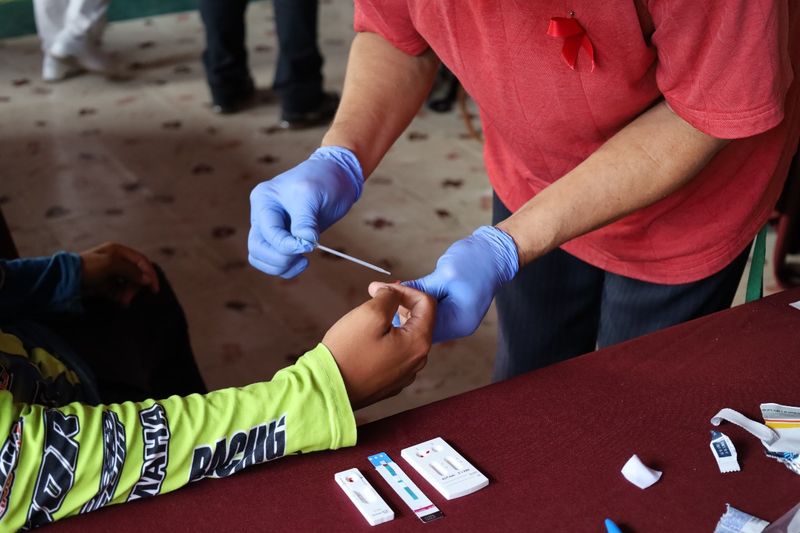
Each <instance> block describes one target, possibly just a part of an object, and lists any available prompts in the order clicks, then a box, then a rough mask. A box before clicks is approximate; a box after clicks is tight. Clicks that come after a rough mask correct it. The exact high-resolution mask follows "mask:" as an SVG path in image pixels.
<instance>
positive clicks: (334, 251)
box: [317, 244, 392, 276]
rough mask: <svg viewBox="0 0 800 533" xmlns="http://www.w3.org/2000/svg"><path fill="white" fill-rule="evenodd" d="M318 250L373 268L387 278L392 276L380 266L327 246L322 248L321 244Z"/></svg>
mask: <svg viewBox="0 0 800 533" xmlns="http://www.w3.org/2000/svg"><path fill="white" fill-rule="evenodd" d="M317 249H319V250H322V251H323V252H328V253H329V254H332V255H335V256H338V257H341V258H342V259H347V260H348V261H352V262H353V263H356V264H358V265H361V266H364V267H367V268H371V269H372V270H374V271H375V272H380V273H381V274H386V275H387V276H391V275H392V273H391V272H389V271H388V270H384V269H382V268H381V267H379V266H375V265H373V264H372V263H367V262H366V261H362V260H361V259H356V258H355V257H353V256H351V255H347V254H343V253H342V252H340V251H338V250H334V249H333V248H328V247H327V246H322V245H321V244H317Z"/></svg>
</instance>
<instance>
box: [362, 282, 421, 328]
mask: <svg viewBox="0 0 800 533" xmlns="http://www.w3.org/2000/svg"><path fill="white" fill-rule="evenodd" d="M386 289H389V290H390V291H391V292H392V293H394V295H395V298H394V299H393V300H392V303H395V302H396V305H395V307H394V308H392V309H390V310H389V311H390V312H391V316H392V317H393V316H394V313H396V312H397V313H400V316H401V325H400V327H398V328H395V329H396V330H399V331H400V332H406V333H414V334H415V335H420V336H421V337H422V338H423V339H425V340H426V341H428V342H430V340H431V337H432V335H433V325H434V321H435V319H436V300H434V299H433V297H431V296H430V295H428V294H425V293H424V292H422V291H418V290H416V289H412V288H411V287H406V286H404V285H400V284H388V283H382V282H377V281H373V282H372V283H370V284H369V293H370V295H372V297H373V298H377V297H378V296H379V295H380V294H381V293H382V292H386ZM388 303H389V302H388V301H387V304H388Z"/></svg>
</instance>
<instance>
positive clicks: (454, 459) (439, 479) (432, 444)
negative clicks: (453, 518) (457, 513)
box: [400, 437, 489, 500]
mask: <svg viewBox="0 0 800 533" xmlns="http://www.w3.org/2000/svg"><path fill="white" fill-rule="evenodd" d="M400 456H401V457H402V458H403V459H405V460H406V461H407V462H408V463H409V464H410V465H411V466H413V467H414V470H416V471H417V472H419V474H420V475H421V476H422V477H424V478H425V480H426V481H427V482H428V483H430V484H431V485H433V487H434V488H435V489H436V490H438V491H439V493H440V494H441V495H442V496H444V497H445V498H447V499H448V500H452V499H454V498H460V497H461V496H466V495H467V494H472V493H473V492H475V491H476V490H480V489H482V488H483V487H485V486H486V485H488V484H489V479H488V478H487V477H486V476H484V475H483V474H482V473H481V472H479V471H478V469H477V468H475V467H474V466H472V465H471V464H470V462H469V461H467V460H466V459H464V457H462V456H461V454H460V453H458V452H457V451H455V450H454V449H453V447H452V446H450V445H449V444H447V442H445V440H444V439H443V438H441V437H436V438H435V439H431V440H429V441H426V442H423V443H421V444H417V445H416V446H410V447H408V448H406V449H404V450H403V451H401V452H400Z"/></svg>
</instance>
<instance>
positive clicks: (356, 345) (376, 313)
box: [322, 283, 436, 409]
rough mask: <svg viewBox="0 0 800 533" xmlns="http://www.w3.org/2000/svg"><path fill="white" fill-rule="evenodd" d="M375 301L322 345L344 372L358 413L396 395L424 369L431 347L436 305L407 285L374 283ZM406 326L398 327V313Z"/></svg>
mask: <svg viewBox="0 0 800 533" xmlns="http://www.w3.org/2000/svg"><path fill="white" fill-rule="evenodd" d="M369 292H370V294H371V295H372V300H370V301H368V302H366V303H364V304H362V305H360V306H359V307H356V308H355V309H353V310H352V311H350V312H349V313H347V314H346V315H345V316H344V317H342V318H341V319H340V320H339V321H338V322H336V324H334V325H333V327H331V329H330V330H328V333H326V334H325V338H324V339H322V343H323V344H324V345H325V346H326V347H327V348H328V349H329V350H330V352H331V353H332V354H333V357H334V358H335V359H336V363H337V364H338V365H339V371H340V372H341V373H342V378H343V379H344V384H345V386H346V387H347V394H348V396H349V397H350V404H351V405H352V406H353V408H354V409H358V408H360V407H364V406H367V405H369V404H371V403H374V402H377V401H378V400H382V399H384V398H387V397H389V396H393V395H395V394H397V393H398V392H400V391H401V390H403V389H404V388H405V387H407V386H408V385H410V384H411V383H412V382H413V381H414V378H415V377H416V375H417V372H419V371H420V370H422V367H424V366H425V363H426V362H427V358H428V351H429V350H430V348H431V336H432V334H433V323H434V320H435V318H436V301H435V300H434V299H433V298H431V297H430V296H428V295H427V294H425V293H423V292H419V291H417V290H414V289H411V288H410V287H404V286H402V285H387V284H383V283H372V284H370V287H369ZM400 306H402V307H404V308H405V309H407V312H406V316H407V319H406V320H405V322H404V324H403V325H402V326H401V327H393V326H392V318H393V317H394V314H395V313H396V312H397V310H398V308H399V307H400Z"/></svg>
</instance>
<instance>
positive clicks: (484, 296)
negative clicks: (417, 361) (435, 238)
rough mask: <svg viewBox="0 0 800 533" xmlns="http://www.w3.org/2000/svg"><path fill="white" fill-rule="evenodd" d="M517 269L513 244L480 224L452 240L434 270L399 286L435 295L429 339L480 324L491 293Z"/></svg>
mask: <svg viewBox="0 0 800 533" xmlns="http://www.w3.org/2000/svg"><path fill="white" fill-rule="evenodd" d="M518 270H519V256H518V254H517V245H516V244H515V243H514V239H512V238H511V236H510V235H508V234H507V233H506V232H504V231H503V230H500V229H497V228H496V227H494V226H481V227H480V228H478V229H476V230H475V232H474V233H473V234H472V235H471V236H469V237H467V238H466V239H461V240H460V241H456V242H455V243H453V244H452V245H451V246H450V248H448V249H447V251H446V252H445V253H444V255H443V256H442V257H440V258H439V260H438V261H437V262H436V270H434V271H433V272H432V273H431V274H428V275H427V276H425V277H424V278H420V279H417V280H414V281H406V282H404V283H403V285H407V286H409V287H413V288H415V289H417V290H420V291H423V292H426V293H428V294H430V295H431V296H433V297H434V298H436V300H437V301H438V302H439V303H438V304H437V312H436V325H435V327H434V330H433V342H442V341H447V340H451V339H456V338H458V337H466V336H467V335H470V334H472V333H473V332H474V331H475V330H476V329H478V325H479V324H480V323H481V320H482V319H483V317H484V315H485V314H486V311H488V310H489V305H490V304H491V303H492V298H494V293H495V292H497V290H498V289H499V288H500V286H501V285H503V284H504V283H507V282H508V281H510V280H511V279H512V278H513V277H514V276H516V274H517V271H518Z"/></svg>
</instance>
